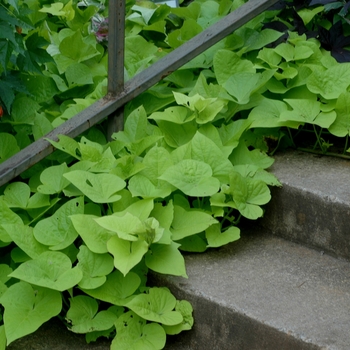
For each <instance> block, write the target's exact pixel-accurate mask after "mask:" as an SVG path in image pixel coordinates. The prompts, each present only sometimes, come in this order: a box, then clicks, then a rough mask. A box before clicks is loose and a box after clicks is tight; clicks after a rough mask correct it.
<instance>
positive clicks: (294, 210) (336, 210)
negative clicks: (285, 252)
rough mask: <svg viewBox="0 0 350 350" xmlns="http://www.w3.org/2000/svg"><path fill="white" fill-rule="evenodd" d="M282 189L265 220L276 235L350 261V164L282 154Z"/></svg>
mask: <svg viewBox="0 0 350 350" xmlns="http://www.w3.org/2000/svg"><path fill="white" fill-rule="evenodd" d="M274 158H275V163H274V164H273V166H272V167H271V169H270V170H271V172H272V173H273V174H275V175H276V176H277V177H278V178H279V180H280V181H281V183H282V185H283V187H282V188H272V191H271V192H272V200H271V202H270V203H269V204H268V205H267V206H266V212H265V215H264V217H263V219H261V220H260V221H259V222H260V224H261V225H262V226H263V227H265V228H267V229H268V230H269V231H271V232H272V233H273V234H276V235H279V236H281V237H284V238H287V239H290V240H292V241H295V242H299V243H301V244H304V245H308V246H312V247H315V248H317V249H319V250H321V251H324V252H327V253H329V254H332V255H334V256H337V257H341V258H345V259H350V226H349V220H350V161H349V160H344V159H336V158H331V157H327V156H323V157H320V156H315V155H313V154H309V153H302V152H295V151H291V152H284V153H282V154H277V155H276V156H275V157H274Z"/></svg>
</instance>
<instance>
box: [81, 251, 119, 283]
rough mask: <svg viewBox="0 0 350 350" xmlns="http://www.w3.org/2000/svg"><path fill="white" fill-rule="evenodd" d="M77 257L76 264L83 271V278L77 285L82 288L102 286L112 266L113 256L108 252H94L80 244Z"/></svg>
mask: <svg viewBox="0 0 350 350" xmlns="http://www.w3.org/2000/svg"><path fill="white" fill-rule="evenodd" d="M77 258H78V264H77V266H78V267H79V268H80V269H81V270H82V271H83V278H82V280H81V281H80V282H79V284H78V285H79V287H80V288H83V289H94V288H98V287H100V286H102V284H103V283H105V282H106V280H107V277H106V276H107V275H108V274H110V273H111V272H112V271H113V268H114V265H113V258H112V257H111V256H110V255H109V254H96V253H94V252H92V251H91V250H90V249H89V248H87V247H86V246H84V245H81V246H80V248H79V253H78V256H77Z"/></svg>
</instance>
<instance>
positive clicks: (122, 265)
mask: <svg viewBox="0 0 350 350" xmlns="http://www.w3.org/2000/svg"><path fill="white" fill-rule="evenodd" d="M107 249H108V251H109V252H110V253H111V254H112V255H113V256H114V266H115V267H116V268H117V269H118V270H119V271H121V272H122V273H123V275H124V276H126V275H127V274H128V272H129V271H130V270H131V269H132V268H133V267H134V266H136V265H137V264H138V263H139V262H140V261H141V259H142V257H143V256H144V255H145V254H146V253H147V251H148V244H147V242H146V241H144V240H138V241H127V240H124V239H121V238H119V237H118V236H113V237H112V238H111V239H110V240H109V241H108V242H107Z"/></svg>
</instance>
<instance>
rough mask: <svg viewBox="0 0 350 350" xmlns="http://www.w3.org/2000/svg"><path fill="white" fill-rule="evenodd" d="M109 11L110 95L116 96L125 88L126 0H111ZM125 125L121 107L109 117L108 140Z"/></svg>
mask: <svg viewBox="0 0 350 350" xmlns="http://www.w3.org/2000/svg"><path fill="white" fill-rule="evenodd" d="M108 12H109V14H108V95H109V96H111V97H115V96H117V95H118V94H120V93H121V92H122V91H123V90H124V47H125V0H109V10H108ZM123 127H124V115H123V108H120V109H118V110H117V111H116V112H115V113H113V115H110V116H109V117H108V122H107V138H108V140H110V139H111V136H112V134H113V133H114V132H116V131H119V130H123Z"/></svg>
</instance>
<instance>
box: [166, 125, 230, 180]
mask: <svg viewBox="0 0 350 350" xmlns="http://www.w3.org/2000/svg"><path fill="white" fill-rule="evenodd" d="M171 156H172V158H173V160H174V162H175V163H178V162H180V161H182V160H184V159H193V160H197V161H200V162H203V163H206V164H208V165H210V167H211V169H212V171H213V174H212V176H213V177H215V178H217V179H218V180H220V181H221V183H227V181H228V174H229V173H230V171H232V164H231V162H230V161H229V160H228V159H227V157H226V156H225V155H224V154H223V152H222V151H221V150H220V148H219V147H218V146H217V145H216V144H215V143H214V142H213V141H212V140H210V139H209V138H208V137H206V136H204V135H203V134H202V133H200V132H197V133H196V134H195V135H194V136H193V138H192V140H191V141H190V142H188V143H187V144H185V145H183V146H181V147H178V148H177V149H176V150H174V151H173V152H172V154H171Z"/></svg>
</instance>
